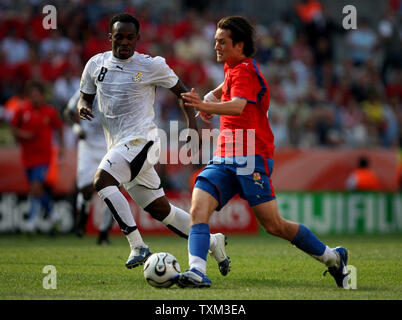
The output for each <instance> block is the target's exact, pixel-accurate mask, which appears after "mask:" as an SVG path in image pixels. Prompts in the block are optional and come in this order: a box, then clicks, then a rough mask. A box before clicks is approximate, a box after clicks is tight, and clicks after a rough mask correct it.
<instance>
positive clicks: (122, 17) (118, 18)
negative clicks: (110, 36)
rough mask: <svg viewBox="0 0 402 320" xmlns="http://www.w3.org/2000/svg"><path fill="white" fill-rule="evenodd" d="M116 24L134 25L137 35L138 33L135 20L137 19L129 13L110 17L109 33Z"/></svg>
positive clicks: (137, 24) (137, 23)
mask: <svg viewBox="0 0 402 320" xmlns="http://www.w3.org/2000/svg"><path fill="white" fill-rule="evenodd" d="M116 22H129V23H134V25H135V27H136V29H137V33H138V32H140V23H139V21H138V20H137V18H135V17H133V16H132V15H131V14H129V13H119V14H116V15H114V16H113V17H112V19H110V22H109V32H112V29H113V25H114V24H115V23H116Z"/></svg>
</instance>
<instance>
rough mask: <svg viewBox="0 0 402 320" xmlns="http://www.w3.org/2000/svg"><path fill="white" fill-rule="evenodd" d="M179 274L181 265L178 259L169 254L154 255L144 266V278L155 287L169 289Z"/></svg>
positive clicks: (159, 253) (158, 253)
mask: <svg viewBox="0 0 402 320" xmlns="http://www.w3.org/2000/svg"><path fill="white" fill-rule="evenodd" d="M178 273H180V265H179V263H178V262H177V259H176V258H175V257H174V256H173V255H171V254H170V253H167V252H157V253H154V254H152V255H151V256H150V257H149V258H148V259H147V261H146V262H145V264H144V277H145V279H146V280H147V282H148V283H149V284H150V285H151V286H153V287H157V288H169V287H170V286H172V285H173V278H174V276H175V275H177V274H178Z"/></svg>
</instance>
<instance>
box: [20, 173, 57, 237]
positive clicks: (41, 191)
mask: <svg viewBox="0 0 402 320" xmlns="http://www.w3.org/2000/svg"><path fill="white" fill-rule="evenodd" d="M47 170H48V165H39V166H36V167H33V168H30V169H29V170H27V172H26V173H27V177H28V181H29V187H30V209H29V214H28V228H27V229H28V231H34V230H35V227H36V222H37V219H38V216H39V213H40V211H41V210H42V209H43V210H44V212H45V218H47V217H51V218H54V217H52V211H53V199H52V197H51V194H50V193H49V191H48V190H47V189H46V187H45V178H46V173H47Z"/></svg>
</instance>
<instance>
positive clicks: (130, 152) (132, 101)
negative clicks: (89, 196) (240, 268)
mask: <svg viewBox="0 0 402 320" xmlns="http://www.w3.org/2000/svg"><path fill="white" fill-rule="evenodd" d="M109 28H110V34H109V39H110V41H111V43H112V51H107V52H103V53H100V54H97V55H95V56H93V57H92V58H91V59H90V60H89V61H88V62H87V64H86V66H85V69H84V72H83V74H82V78H81V88H80V90H81V95H80V100H79V102H78V106H77V108H78V113H79V116H80V118H81V119H84V120H85V119H86V120H91V119H92V118H93V117H94V115H93V113H92V103H93V101H94V98H95V94H96V96H97V99H98V107H99V110H100V118H101V122H102V125H103V128H104V132H105V137H106V143H107V147H108V152H107V153H106V155H105V156H104V158H103V159H102V161H101V163H100V164H99V167H98V170H97V172H96V174H95V178H94V186H95V189H96V190H97V191H98V194H99V196H100V197H101V198H102V199H103V200H104V201H105V202H106V204H107V205H108V207H109V208H110V210H111V212H112V214H113V217H114V218H115V220H116V221H117V223H118V224H119V226H120V229H121V230H122V232H123V233H124V234H125V235H126V237H127V240H128V242H129V244H130V247H131V252H130V255H129V257H128V260H127V262H126V267H127V268H133V267H136V266H138V265H140V264H143V263H144V262H145V261H146V259H147V258H148V257H149V256H150V255H151V251H150V249H149V248H148V246H147V245H146V244H145V243H144V241H143V239H142V237H141V234H140V233H139V231H138V228H137V225H136V223H135V220H134V218H133V215H132V213H131V211H130V207H129V203H128V201H127V199H126V198H125V197H124V195H123V194H122V193H121V192H120V190H119V188H118V187H119V186H120V185H121V184H122V185H123V186H124V187H125V188H126V190H127V192H128V193H129V194H130V196H131V197H132V198H133V200H134V201H135V202H136V203H137V204H138V205H139V206H140V207H142V208H143V209H144V210H145V211H146V212H148V213H150V214H151V216H152V217H153V218H154V219H157V220H159V221H161V222H162V223H164V224H165V225H166V226H167V227H168V228H169V229H171V230H172V231H174V232H175V233H176V234H178V235H179V236H182V237H185V238H186V239H187V238H188V235H189V232H190V215H189V214H188V213H187V212H185V211H183V210H182V209H180V208H177V207H175V206H173V205H172V204H171V203H169V201H168V200H167V199H166V197H165V194H164V191H163V188H162V187H161V181H160V178H159V176H158V174H157V173H156V171H155V169H154V164H155V163H156V161H157V159H158V151H159V147H158V144H159V139H158V136H157V127H156V125H155V124H154V122H153V119H154V108H153V105H154V100H155V91H156V87H158V86H160V87H165V88H169V89H170V90H171V91H172V92H173V93H174V94H175V95H176V96H177V98H178V102H179V105H180V107H181V109H182V111H183V112H184V115H185V117H186V120H187V125H188V127H189V128H191V129H195V130H197V125H196V121H195V118H194V110H193V109H187V108H184V105H183V100H182V98H181V96H180V95H181V93H184V92H187V91H188V90H187V88H186V87H185V86H184V85H183V83H182V82H181V81H180V79H179V78H178V77H177V75H176V74H175V73H174V71H173V70H172V69H170V67H169V66H168V65H167V64H166V62H165V59H164V58H162V57H154V58H153V57H150V56H148V55H144V54H140V53H138V52H136V51H135V47H136V43H137V41H138V40H139V39H140V34H139V30H140V24H139V22H138V20H137V19H136V18H135V17H133V16H131V15H129V14H126V13H121V14H118V15H116V16H114V17H113V18H112V19H111V20H110V25H109ZM187 141H189V139H188V140H187ZM210 239H211V241H210V247H209V249H210V253H211V255H212V256H213V257H214V258H215V259H216V260H217V262H218V266H219V270H220V272H221V274H223V275H226V274H227V273H228V272H229V267H230V262H229V259H228V257H227V255H226V252H225V236H224V235H223V234H220V233H218V234H211V235H210Z"/></svg>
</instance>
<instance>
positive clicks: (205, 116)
mask: <svg viewBox="0 0 402 320" xmlns="http://www.w3.org/2000/svg"><path fill="white" fill-rule="evenodd" d="M195 117H196V118H198V117H201V119H202V121H204V122H206V123H211V119H212V118H213V117H214V115H213V114H212V113H206V112H202V111H198V112H197V114H196V115H195Z"/></svg>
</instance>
